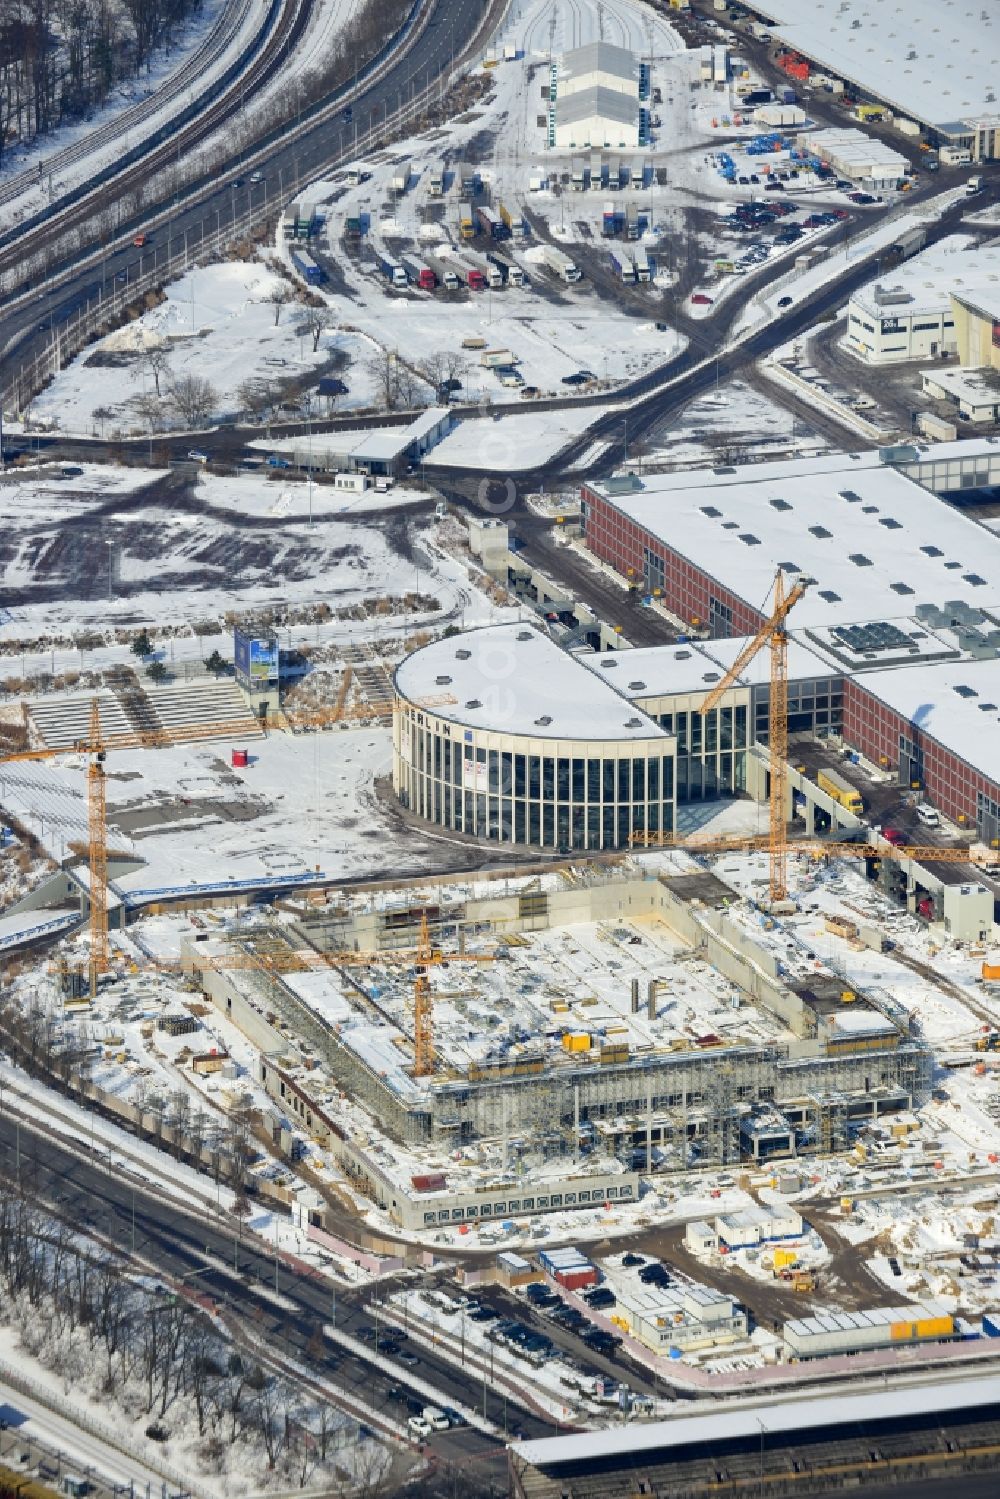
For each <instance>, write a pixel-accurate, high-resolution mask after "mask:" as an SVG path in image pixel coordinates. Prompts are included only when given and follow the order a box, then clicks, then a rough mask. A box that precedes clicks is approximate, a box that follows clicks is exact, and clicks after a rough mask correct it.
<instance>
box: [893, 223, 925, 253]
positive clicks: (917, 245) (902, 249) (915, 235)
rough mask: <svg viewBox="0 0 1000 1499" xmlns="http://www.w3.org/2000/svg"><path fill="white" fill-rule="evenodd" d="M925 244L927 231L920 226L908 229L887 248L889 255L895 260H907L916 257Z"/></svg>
mask: <svg viewBox="0 0 1000 1499" xmlns="http://www.w3.org/2000/svg"><path fill="white" fill-rule="evenodd" d="M926 243H927V230H926V229H924V228H922V227H921V226H919V225H918V226H917V228H915V229H910V230H909V231H908V232H907V233H905V234H901V235H900V236H899V238H898V239H897V240H894V241H893V243H892V244H891V245H890V246H889V255H890V256H892V257H893V258H894V259H896V260H908V259H909V257H910V256H911V255H916V253H917V251H918V250H922V249H923V248H924V245H926Z"/></svg>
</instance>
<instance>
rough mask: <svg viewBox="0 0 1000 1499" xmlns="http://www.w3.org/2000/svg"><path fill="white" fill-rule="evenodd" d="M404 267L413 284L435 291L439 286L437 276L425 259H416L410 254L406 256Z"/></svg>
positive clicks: (408, 278) (422, 288) (425, 289)
mask: <svg viewBox="0 0 1000 1499" xmlns="http://www.w3.org/2000/svg"><path fill="white" fill-rule="evenodd" d="M403 269H404V271H405V272H406V277H407V280H408V281H409V282H410V283H411V284H412V285H413V286H419V288H420V290H421V291H433V290H434V288H435V287H436V286H437V277H436V276H435V274H434V272H433V271H432V270H431V268H430V266H429V265H428V264H427V262H426V261H425V260H414V259H412V258H411V257H410V256H405V257H404V259H403Z"/></svg>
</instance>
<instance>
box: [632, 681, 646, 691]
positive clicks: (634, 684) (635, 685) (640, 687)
mask: <svg viewBox="0 0 1000 1499" xmlns="http://www.w3.org/2000/svg"><path fill="white" fill-rule="evenodd" d="M645 685H646V684H645V682H630V683H629V684H628V690H629V692H642V690H643V688H644V687H645Z"/></svg>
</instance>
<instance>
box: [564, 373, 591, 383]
mask: <svg viewBox="0 0 1000 1499" xmlns="http://www.w3.org/2000/svg"><path fill="white" fill-rule="evenodd" d="M562 383H563V384H564V385H586V383H587V380H586V377H585V376H584V375H581V374H575V375H563V377H562Z"/></svg>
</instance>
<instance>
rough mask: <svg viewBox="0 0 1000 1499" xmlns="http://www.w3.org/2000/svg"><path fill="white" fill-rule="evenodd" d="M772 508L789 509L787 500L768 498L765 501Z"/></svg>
mask: <svg viewBox="0 0 1000 1499" xmlns="http://www.w3.org/2000/svg"><path fill="white" fill-rule="evenodd" d="M767 503H768V504H769V505H770V506H771V507H772V508H773V509H774V510H791V508H792V507H791V505H790V504H789V503H788V501H787V500H768V502H767Z"/></svg>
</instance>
